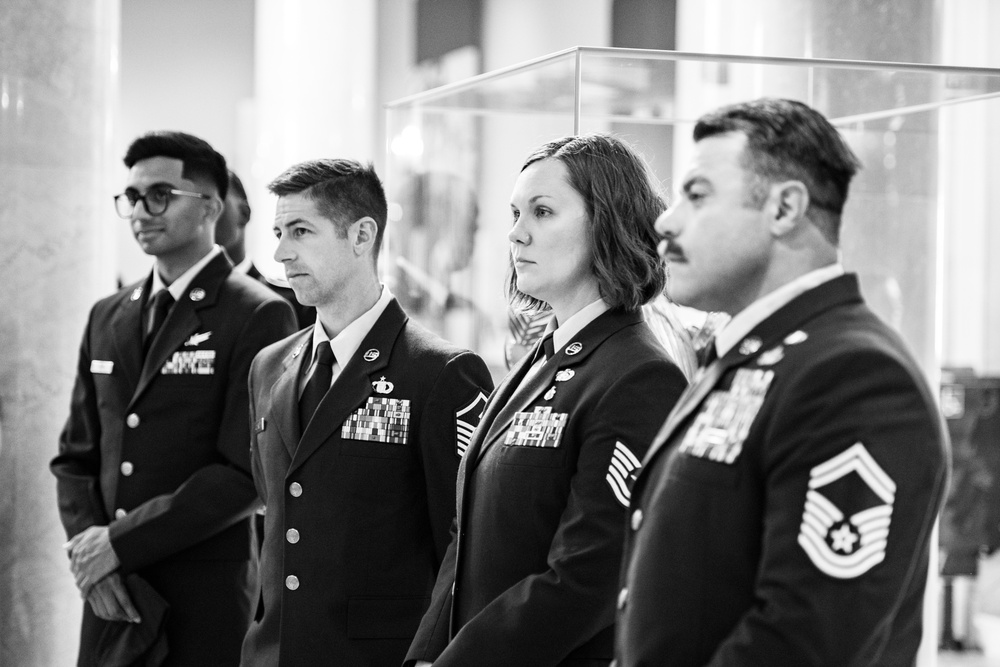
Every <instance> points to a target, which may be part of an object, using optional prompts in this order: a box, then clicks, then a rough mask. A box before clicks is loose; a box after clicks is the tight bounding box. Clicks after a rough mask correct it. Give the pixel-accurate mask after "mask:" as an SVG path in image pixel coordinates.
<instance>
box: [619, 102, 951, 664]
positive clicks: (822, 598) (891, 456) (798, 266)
mask: <svg viewBox="0 0 1000 667" xmlns="http://www.w3.org/2000/svg"><path fill="white" fill-rule="evenodd" d="M694 140H695V147H694V152H693V159H692V162H691V165H690V168H689V169H688V171H687V172H686V173H685V174H684V175H683V178H682V180H681V181H680V183H681V193H680V197H679V198H678V199H677V201H676V202H675V203H674V205H673V206H672V207H671V208H670V210H669V211H667V212H666V213H665V214H664V215H662V216H661V217H660V218H659V220H658V221H657V230H658V231H659V232H660V233H661V234H662V235H663V237H664V241H663V243H662V245H661V248H662V253H663V256H664V258H665V259H666V260H667V261H669V262H670V267H671V282H670V294H671V296H672V297H673V298H674V299H675V300H676V301H678V302H679V303H681V304H684V305H687V306H691V307H693V308H697V309H700V310H705V311H719V312H724V313H729V314H731V315H732V316H733V317H732V319H731V320H730V321H729V322H728V323H727V324H725V325H724V326H723V327H722V328H721V329H720V330H719V331H718V333H717V335H716V337H715V340H714V341H713V342H712V345H711V347H710V348H709V350H710V351H711V352H713V353H714V355H710V356H709V358H708V359H706V362H707V366H706V368H705V369H704V370H703V372H702V373H701V374H700V375H699V376H698V379H696V380H695V382H694V383H693V384H692V386H691V387H690V388H689V389H688V391H687V392H686V393H685V395H684V396H683V397H682V398H681V400H680V402H679V403H678V404H677V407H676V408H675V409H674V411H673V412H672V413H671V415H670V417H669V418H668V419H667V421H666V423H665V424H664V425H663V428H662V429H661V430H660V433H659V434H658V435H657V437H656V441H655V442H654V443H653V445H652V447H651V449H650V450H649V452H648V453H647V455H646V458H645V459H644V460H643V467H642V470H641V472H640V473H639V477H638V479H637V480H636V482H635V485H634V487H633V489H632V504H631V507H630V510H629V512H630V516H629V528H628V531H627V543H626V553H625V565H624V569H623V579H622V584H621V590H620V592H619V596H618V597H619V601H618V608H619V612H618V636H617V641H616V646H617V649H616V664H617V667H638V666H639V665H671V666H676V667H686V666H691V667H694V666H695V665H697V666H702V665H712V666H719V667H721V666H722V665H727V666H736V665H746V666H751V665H754V666H756V665H772V666H776V667H780V666H782V665H788V666H789V667H792V666H794V667H805V666H807V665H843V666H848V665H858V666H861V665H900V666H902V665H913V664H914V661H915V656H916V654H917V650H918V646H919V644H920V640H921V633H922V630H923V628H922V626H921V622H922V610H923V602H924V589H925V585H926V583H927V574H928V562H929V554H930V550H931V548H932V545H931V535H932V529H933V526H934V521H935V517H936V516H937V513H938V511H939V509H940V507H941V502H942V498H943V494H944V489H945V486H946V481H947V478H948V465H949V464H948V460H949V457H948V443H947V434H946V431H945V429H944V426H943V421H942V419H941V416H940V415H939V413H938V409H937V407H936V401H935V395H934V392H933V391H932V390H931V389H930V387H929V386H928V384H927V381H926V379H925V377H924V374H923V373H922V372H921V369H920V368H919V367H918V365H917V363H916V362H915V361H914V359H913V357H912V356H911V354H910V353H909V351H908V350H907V348H906V345H905V344H904V343H903V341H902V340H901V338H900V337H899V336H898V335H897V334H896V333H895V332H894V331H893V330H892V329H891V328H890V327H889V326H888V325H886V324H885V323H884V322H882V321H881V320H880V319H879V318H878V317H877V316H876V315H875V314H874V313H873V312H872V311H871V310H870V309H869V308H868V307H867V306H866V305H865V302H864V300H863V299H862V296H861V293H860V291H859V287H858V279H857V276H856V275H854V274H850V273H845V271H844V268H843V266H842V265H841V263H840V250H839V234H840V228H841V214H842V211H843V208H844V202H845V200H846V199H847V194H848V187H849V184H850V181H851V178H852V177H853V175H854V174H855V172H856V170H857V169H858V167H859V163H858V160H857V158H856V157H855V155H854V153H853V152H852V151H851V149H850V148H849V147H848V145H847V143H846V142H845V141H844V139H843V138H842V137H841V136H840V134H838V132H837V130H836V129H835V128H834V127H833V126H832V125H831V124H830V123H829V121H827V120H826V119H825V118H824V117H823V116H822V115H821V114H820V113H818V112H817V111H815V110H814V109H812V108H810V107H808V106H806V105H805V104H802V103H800V102H796V101H792V100H780V99H763V100H757V101H753V102H747V103H741V104H736V105H733V106H729V107H724V108H722V109H719V110H717V111H714V112H711V113H709V114H706V115H705V116H703V117H702V118H701V119H699V121H698V122H697V124H696V126H695V129H694ZM712 356H714V357H715V358H714V359H712ZM927 631H929V632H934V628H928V629H927Z"/></svg>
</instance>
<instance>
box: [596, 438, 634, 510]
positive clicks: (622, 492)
mask: <svg viewBox="0 0 1000 667" xmlns="http://www.w3.org/2000/svg"><path fill="white" fill-rule="evenodd" d="M641 465H642V464H641V463H640V462H639V459H637V458H636V457H635V454H633V453H632V452H631V451H629V448H628V447H626V446H625V445H624V443H622V442H621V441H616V442H615V451H614V452H613V453H612V454H611V463H610V464H609V465H608V474H607V476H606V477H605V479H606V480H607V481H608V486H610V487H611V491H612V492H614V494H615V498H617V499H618V502H620V503H621V504H622V505H623V506H625V507H628V504H629V501H630V500H631V499H632V490H631V489H630V488H629V484H630V483H631V481H632V480H634V479H635V477H636V475H637V474H638V471H639V467H640V466H641Z"/></svg>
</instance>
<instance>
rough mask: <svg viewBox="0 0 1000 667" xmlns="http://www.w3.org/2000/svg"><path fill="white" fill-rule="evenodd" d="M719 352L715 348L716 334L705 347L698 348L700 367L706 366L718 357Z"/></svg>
mask: <svg viewBox="0 0 1000 667" xmlns="http://www.w3.org/2000/svg"><path fill="white" fill-rule="evenodd" d="M718 357H719V353H718V351H717V350H716V349H715V336H712V337H711V338H709V339H708V342H707V343H705V347H703V348H701V349H700V350H698V368H705V367H706V366H708V365H709V364H711V363H712V362H713V361H715V360H716V359H718Z"/></svg>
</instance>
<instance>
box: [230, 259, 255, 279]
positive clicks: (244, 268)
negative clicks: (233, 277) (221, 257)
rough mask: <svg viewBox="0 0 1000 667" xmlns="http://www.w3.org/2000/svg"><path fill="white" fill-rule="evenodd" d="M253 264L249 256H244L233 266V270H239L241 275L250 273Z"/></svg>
mask: <svg viewBox="0 0 1000 667" xmlns="http://www.w3.org/2000/svg"><path fill="white" fill-rule="evenodd" d="M251 266H253V261H252V260H251V259H250V258H249V257H244V258H243V261H242V262H240V263H239V264H237V265H236V266H234V267H233V271H239V272H240V273H242V274H243V275H246V274H248V273H250V267H251Z"/></svg>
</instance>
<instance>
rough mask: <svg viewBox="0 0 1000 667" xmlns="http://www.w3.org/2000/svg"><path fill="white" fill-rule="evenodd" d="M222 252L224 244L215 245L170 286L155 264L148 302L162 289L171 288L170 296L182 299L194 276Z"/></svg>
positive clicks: (175, 299) (176, 299)
mask: <svg viewBox="0 0 1000 667" xmlns="http://www.w3.org/2000/svg"><path fill="white" fill-rule="evenodd" d="M220 252H222V246H220V245H213V246H212V249H211V250H209V251H208V254H207V255H205V256H204V257H202V258H201V259H199V260H198V261H197V262H196V263H195V265H194V266H192V267H191V268H190V269H188V270H187V271H185V272H184V273H182V274H181V275H180V276H179V277H178V278H177V280H175V281H174V282H172V283H170V285H169V286H166V285H164V283H163V278H161V277H160V272H159V271H157V270H156V265H155V264H154V265H153V285H152V286H151V287H150V288H149V296H148V297H147V299H146V300H147V303H148V302H150V301H152V299H153V295H154V294H156V293H157V292H159V291H160V290H161V289H167V290H170V296H172V297H174V301H180V300H181V297H182V296H184V293H185V292H187V288H188V286H189V285H190V284H191V281H192V280H194V277H195V276H196V275H198V273H200V272H201V270H202V269H204V268H205V266H206V265H207V264H208V263H209V262H211V261H212V260H213V259H214V258H215V256H216V255H218V254H219V253H220Z"/></svg>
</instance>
